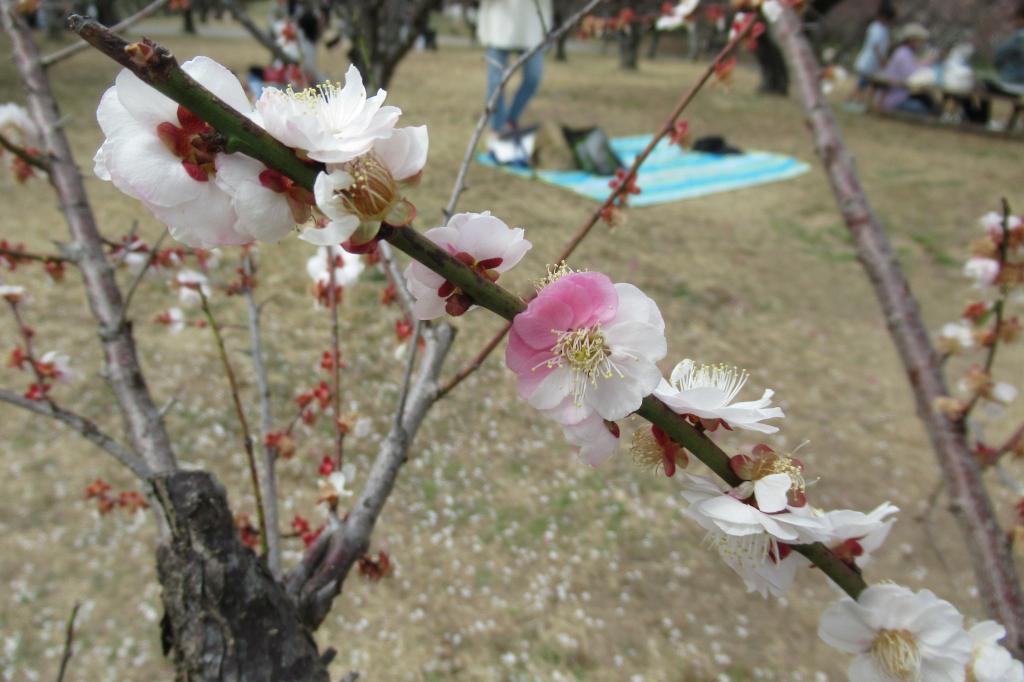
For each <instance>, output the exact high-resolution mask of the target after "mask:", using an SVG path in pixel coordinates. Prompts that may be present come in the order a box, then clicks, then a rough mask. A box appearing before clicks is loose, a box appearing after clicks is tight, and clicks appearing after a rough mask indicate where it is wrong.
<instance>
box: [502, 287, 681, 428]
mask: <svg viewBox="0 0 1024 682" xmlns="http://www.w3.org/2000/svg"><path fill="white" fill-rule="evenodd" d="M666 351H667V344H666V340H665V321H664V320H663V319H662V317H661V312H660V311H659V310H658V306H657V304H656V303H655V302H654V301H653V300H651V299H650V298H649V297H647V296H646V295H645V294H644V293H643V292H641V291H640V290H639V289H637V288H636V287H635V286H633V285H632V284H624V283H620V284H612V281H611V280H610V279H608V277H607V276H605V275H603V274H601V273H599V272H575V273H572V274H568V275H566V276H564V277H562V278H561V279H558V280H557V281H555V282H553V283H551V284H548V285H547V286H546V287H544V288H543V289H541V290H540V292H539V293H538V294H537V297H536V298H534V299H533V300H532V301H530V303H529V305H528V306H527V308H526V310H525V311H523V312H522V313H520V314H519V315H517V316H516V317H515V319H514V320H513V321H512V330H511V332H510V333H509V340H508V348H507V350H506V353H505V362H506V364H507V365H508V367H509V368H510V369H511V370H512V371H513V372H515V373H516V375H517V377H518V384H519V395H520V396H522V397H523V398H524V399H525V400H526V401H527V402H529V403H530V405H532V406H533V407H534V408H536V409H538V410H542V411H545V412H546V413H547V414H548V415H549V416H551V417H552V418H554V419H555V420H556V421H558V422H559V423H562V424H578V423H579V422H581V421H582V420H583V419H585V418H586V417H588V416H590V415H591V414H593V413H595V412H596V413H597V414H599V415H600V416H601V418H603V419H606V420H608V421H616V420H618V419H623V418H624V417H626V415H628V414H630V413H632V412H634V411H636V410H637V409H638V408H639V407H640V403H641V402H642V401H643V399H644V397H645V396H647V395H650V393H651V392H652V391H653V390H654V388H655V387H656V386H657V385H658V381H660V380H661V371H660V370H659V369H658V366H657V364H656V363H657V362H658V360H661V359H662V358H663V357H665V353H666Z"/></svg>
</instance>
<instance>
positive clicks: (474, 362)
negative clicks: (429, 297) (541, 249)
mask: <svg viewBox="0 0 1024 682" xmlns="http://www.w3.org/2000/svg"><path fill="white" fill-rule="evenodd" d="M753 27H754V22H748V24H747V26H746V27H745V29H744V30H743V31H741V32H740V33H739V35H737V36H735V37H734V38H733V39H732V40H731V41H729V43H728V44H727V45H726V46H725V47H724V48H722V51H721V52H719V53H718V56H716V57H715V59H714V60H712V62H711V63H710V64H709V65H708V66H707V68H706V69H704V72H703V73H702V74H701V75H700V77H699V78H698V79H697V80H696V81H695V82H694V83H693V84H692V85H691V86H690V87H689V89H688V90H687V91H686V92H684V93H683V95H682V96H681V97H680V98H679V100H678V101H677V102H676V104H675V106H674V107H673V108H672V111H671V112H669V115H668V116H667V117H666V118H665V121H664V122H663V123H662V124H661V127H660V128H659V129H658V131H657V132H656V133H655V134H654V137H652V138H651V141H650V142H649V143H648V144H647V146H646V147H644V149H643V151H641V152H640V154H638V155H637V157H636V158H635V159H633V163H632V165H630V167H629V170H627V171H626V175H625V177H623V178H622V180H621V182H619V184H618V185H616V186H615V187H614V188H612V191H611V192H609V193H608V196H607V197H606V198H605V200H604V201H603V202H602V203H601V205H600V206H598V207H597V209H596V210H594V212H593V213H591V214H590V217H589V218H587V220H585V221H584V222H583V224H582V225H580V226H579V227H578V228H577V229H576V232H575V233H574V234H573V236H572V237H571V238H570V239H569V241H568V242H567V243H566V245H565V246H564V247H563V248H562V251H561V253H559V255H558V257H557V258H555V259H554V261H552V262H553V263H556V264H557V263H561V262H563V261H566V260H568V259H569V257H570V256H572V254H573V252H574V251H575V250H576V247H578V246H579V245H580V243H581V242H582V241H583V240H584V239H586V237H587V235H588V234H590V231H591V230H592V229H593V228H594V226H595V225H597V222H598V221H599V220H600V219H601V216H602V215H604V214H605V212H606V211H607V210H609V209H611V208H612V207H613V206H614V205H615V202H616V201H617V200H618V199H619V197H620V196H622V195H623V193H624V192H626V191H627V190H628V188H629V186H630V184H631V183H632V182H633V180H634V179H635V178H636V176H637V174H638V173H639V172H640V167H641V166H643V164H644V162H645V161H647V157H649V156H650V155H651V152H653V151H654V148H655V147H656V146H657V145H658V143H659V142H661V140H662V139H663V138H664V137H665V136H666V135H668V134H669V133H671V132H673V131H674V130H675V127H676V122H677V121H678V120H679V117H680V116H682V115H683V112H684V111H686V108H687V107H688V106H690V102H692V101H693V100H694V98H695V97H696V96H697V94H698V93H699V92H700V91H701V89H702V88H703V87H704V85H705V84H706V83H707V82H708V81H709V80H710V79H711V77H712V76H713V75H714V73H715V67H716V66H717V65H718V64H719V63H721V62H722V61H724V60H725V59H726V58H727V57H728V56H729V55H730V54H731V53H732V52H733V50H735V49H736V47H737V46H738V45H739V44H741V43H742V42H743V41H744V40H746V39H747V35H748V34H749V33H750V31H752V30H753ZM473 144H474V145H475V144H476V143H475V142H474V143H473ZM463 163H467V161H466V159H464V160H463ZM460 172H461V169H460ZM459 182H461V181H460V180H456V183H459ZM458 186H459V185H458V184H456V189H457V188H458ZM457 200H458V193H457V192H456V193H454V194H453V195H452V202H449V209H450V211H449V215H450V212H451V211H454V210H455V203H454V202H455V201H457ZM530 298H532V294H531V295H530V296H528V297H527V300H529V299H530ZM511 328H512V325H511V324H505V325H503V326H502V328H501V329H499V330H498V332H497V333H496V334H495V335H494V336H493V337H491V340H490V341H488V342H487V343H486V344H484V346H483V348H481V349H480V350H479V351H478V352H477V353H476V355H474V356H473V357H472V358H471V359H470V360H469V361H468V362H467V363H466V364H465V365H464V366H463V367H462V368H461V369H460V370H459V371H458V372H456V373H455V375H454V376H452V378H450V379H449V380H448V381H446V382H445V383H444V385H443V386H442V387H441V395H445V394H446V393H448V392H449V391H451V390H452V389H453V388H455V387H456V386H458V385H459V384H460V383H462V382H463V381H464V380H465V379H466V377H468V376H469V375H470V374H472V373H473V372H475V371H477V370H478V369H480V367H481V365H483V363H484V361H485V360H486V359H487V358H488V356H490V354H491V353H493V352H494V349H495V348H497V347H498V345H499V344H500V343H501V341H502V339H504V338H505V335H506V334H508V332H509V330H510V329H511Z"/></svg>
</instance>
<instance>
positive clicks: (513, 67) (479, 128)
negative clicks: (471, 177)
mask: <svg viewBox="0 0 1024 682" xmlns="http://www.w3.org/2000/svg"><path fill="white" fill-rule="evenodd" d="M602 2H604V0H590V1H589V2H588V3H587V4H586V5H584V6H583V7H582V8H581V9H580V10H579V11H578V12H576V13H575V14H573V15H572V16H571V17H569V18H568V19H566V20H565V21H564V22H563V23H562V25H561V26H559V27H558V28H556V29H555V30H553V31H551V32H549V33H548V34H547V35H546V36H545V37H544V40H542V41H541V42H539V43H538V44H537V45H535V46H534V47H532V48H531V49H529V50H527V51H525V52H523V53H522V54H521V55H519V58H518V59H516V60H515V61H514V62H512V63H511V64H509V65H508V68H506V69H505V71H504V72H503V73H502V74H501V80H500V81H498V87H497V88H495V90H494V92H493V93H491V96H490V97H489V98H487V104H486V106H485V107H484V110H483V113H481V114H480V118H478V119H477V121H476V126H475V127H474V128H473V134H472V135H470V137H469V143H468V144H467V145H466V151H465V152H464V153H463V155H462V163H461V164H459V170H458V173H456V175H455V184H454V185H453V186H452V195H451V197H450V198H449V199H448V205H447V206H446V207H445V209H444V215H445V217H446V218H451V217H452V215H453V214H454V213H455V206H456V205H457V204H458V203H459V197H460V196H461V195H462V193H463V192H464V191H465V190H466V174H467V173H468V172H469V167H470V165H471V164H472V163H473V156H474V154H476V146H477V145H478V144H479V143H480V136H481V135H483V133H484V128H486V127H487V121H488V120H490V118H491V115H492V114H493V113H494V108H495V107H496V106H497V105H498V98H500V97H501V96H502V93H503V92H504V91H505V85H506V84H507V83H508V81H509V79H510V78H512V76H513V75H514V74H515V73H516V71H518V70H519V69H520V68H521V67H522V66H523V64H525V63H526V62H528V61H529V60H530V59H531V58H532V57H533V56H534V55H535V54H537V53H538V52H540V51H541V50H543V49H545V48H546V47H547V46H548V45H550V44H551V43H553V42H554V41H556V40H558V38H559V37H560V36H561V35H562V34H563V33H565V32H566V31H568V30H569V29H571V28H572V27H573V26H575V25H576V23H577V22H578V21H579V20H580V19H582V18H583V17H584V16H586V15H587V13H589V12H590V11H591V10H592V9H594V8H595V7H597V6H598V5H599V4H601V3H602Z"/></svg>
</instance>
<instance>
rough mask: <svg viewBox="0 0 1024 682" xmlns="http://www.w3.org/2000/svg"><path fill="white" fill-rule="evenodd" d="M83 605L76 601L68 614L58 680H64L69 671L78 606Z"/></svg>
mask: <svg viewBox="0 0 1024 682" xmlns="http://www.w3.org/2000/svg"><path fill="white" fill-rule="evenodd" d="M80 606H81V604H79V603H78V602H75V605H74V607H73V608H72V609H71V615H70V616H68V623H67V625H66V626H65V628H64V654H63V655H62V656H61V657H60V670H59V671H58V672H57V682H64V674H65V673H66V672H67V669H68V663H69V662H70V661H71V654H72V653H74V651H73V649H72V647H73V645H74V643H75V617H76V616H78V608H79V607H80Z"/></svg>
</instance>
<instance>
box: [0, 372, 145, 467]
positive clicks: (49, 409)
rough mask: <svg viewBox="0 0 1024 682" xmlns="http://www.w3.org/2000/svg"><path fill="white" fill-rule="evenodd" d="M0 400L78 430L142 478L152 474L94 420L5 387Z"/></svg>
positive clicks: (138, 459)
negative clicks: (31, 398)
mask: <svg viewBox="0 0 1024 682" xmlns="http://www.w3.org/2000/svg"><path fill="white" fill-rule="evenodd" d="M0 401H2V402H5V403H10V404H11V405H16V406H17V407H20V408H23V409H25V410H28V411H30V412H35V413H36V414H39V415H43V416H44V417H50V418H52V419H56V420H57V421H59V422H63V423H64V424H66V425H67V426H69V427H71V428H72V429H73V430H74V431H76V432H78V434H79V435H80V436H82V437H83V438H85V439H86V440H87V441H89V442H90V443H92V444H94V445H96V446H98V447H99V448H101V449H102V450H104V451H106V452H107V453H108V454H110V455H113V457H114V459H116V460H117V461H118V462H120V463H121V464H123V465H124V466H126V467H127V468H128V469H129V470H130V471H131V472H132V473H133V474H135V475H136V476H138V477H139V478H140V479H142V480H145V479H147V478H149V477H150V476H151V475H152V474H153V471H152V469H150V468H149V465H147V464H146V463H145V462H144V461H143V460H142V459H140V458H139V457H138V456H137V455H135V454H133V453H132V452H130V451H129V450H128V448H126V447H125V446H123V445H121V444H120V443H118V442H117V441H116V440H114V439H113V438H111V437H110V436H108V435H107V434H105V433H103V431H101V430H100V428H99V427H98V426H97V425H96V423H95V422H93V421H90V420H89V419H86V418H85V417H82V416H81V415H78V414H75V413H74V412H71V411H69V410H65V409H64V408H62V407H59V406H57V405H54V404H53V403H47V402H43V401H41V400H29V399H28V398H26V397H25V396H23V395H21V394H19V393H15V392H14V391H8V390H6V389H0Z"/></svg>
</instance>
